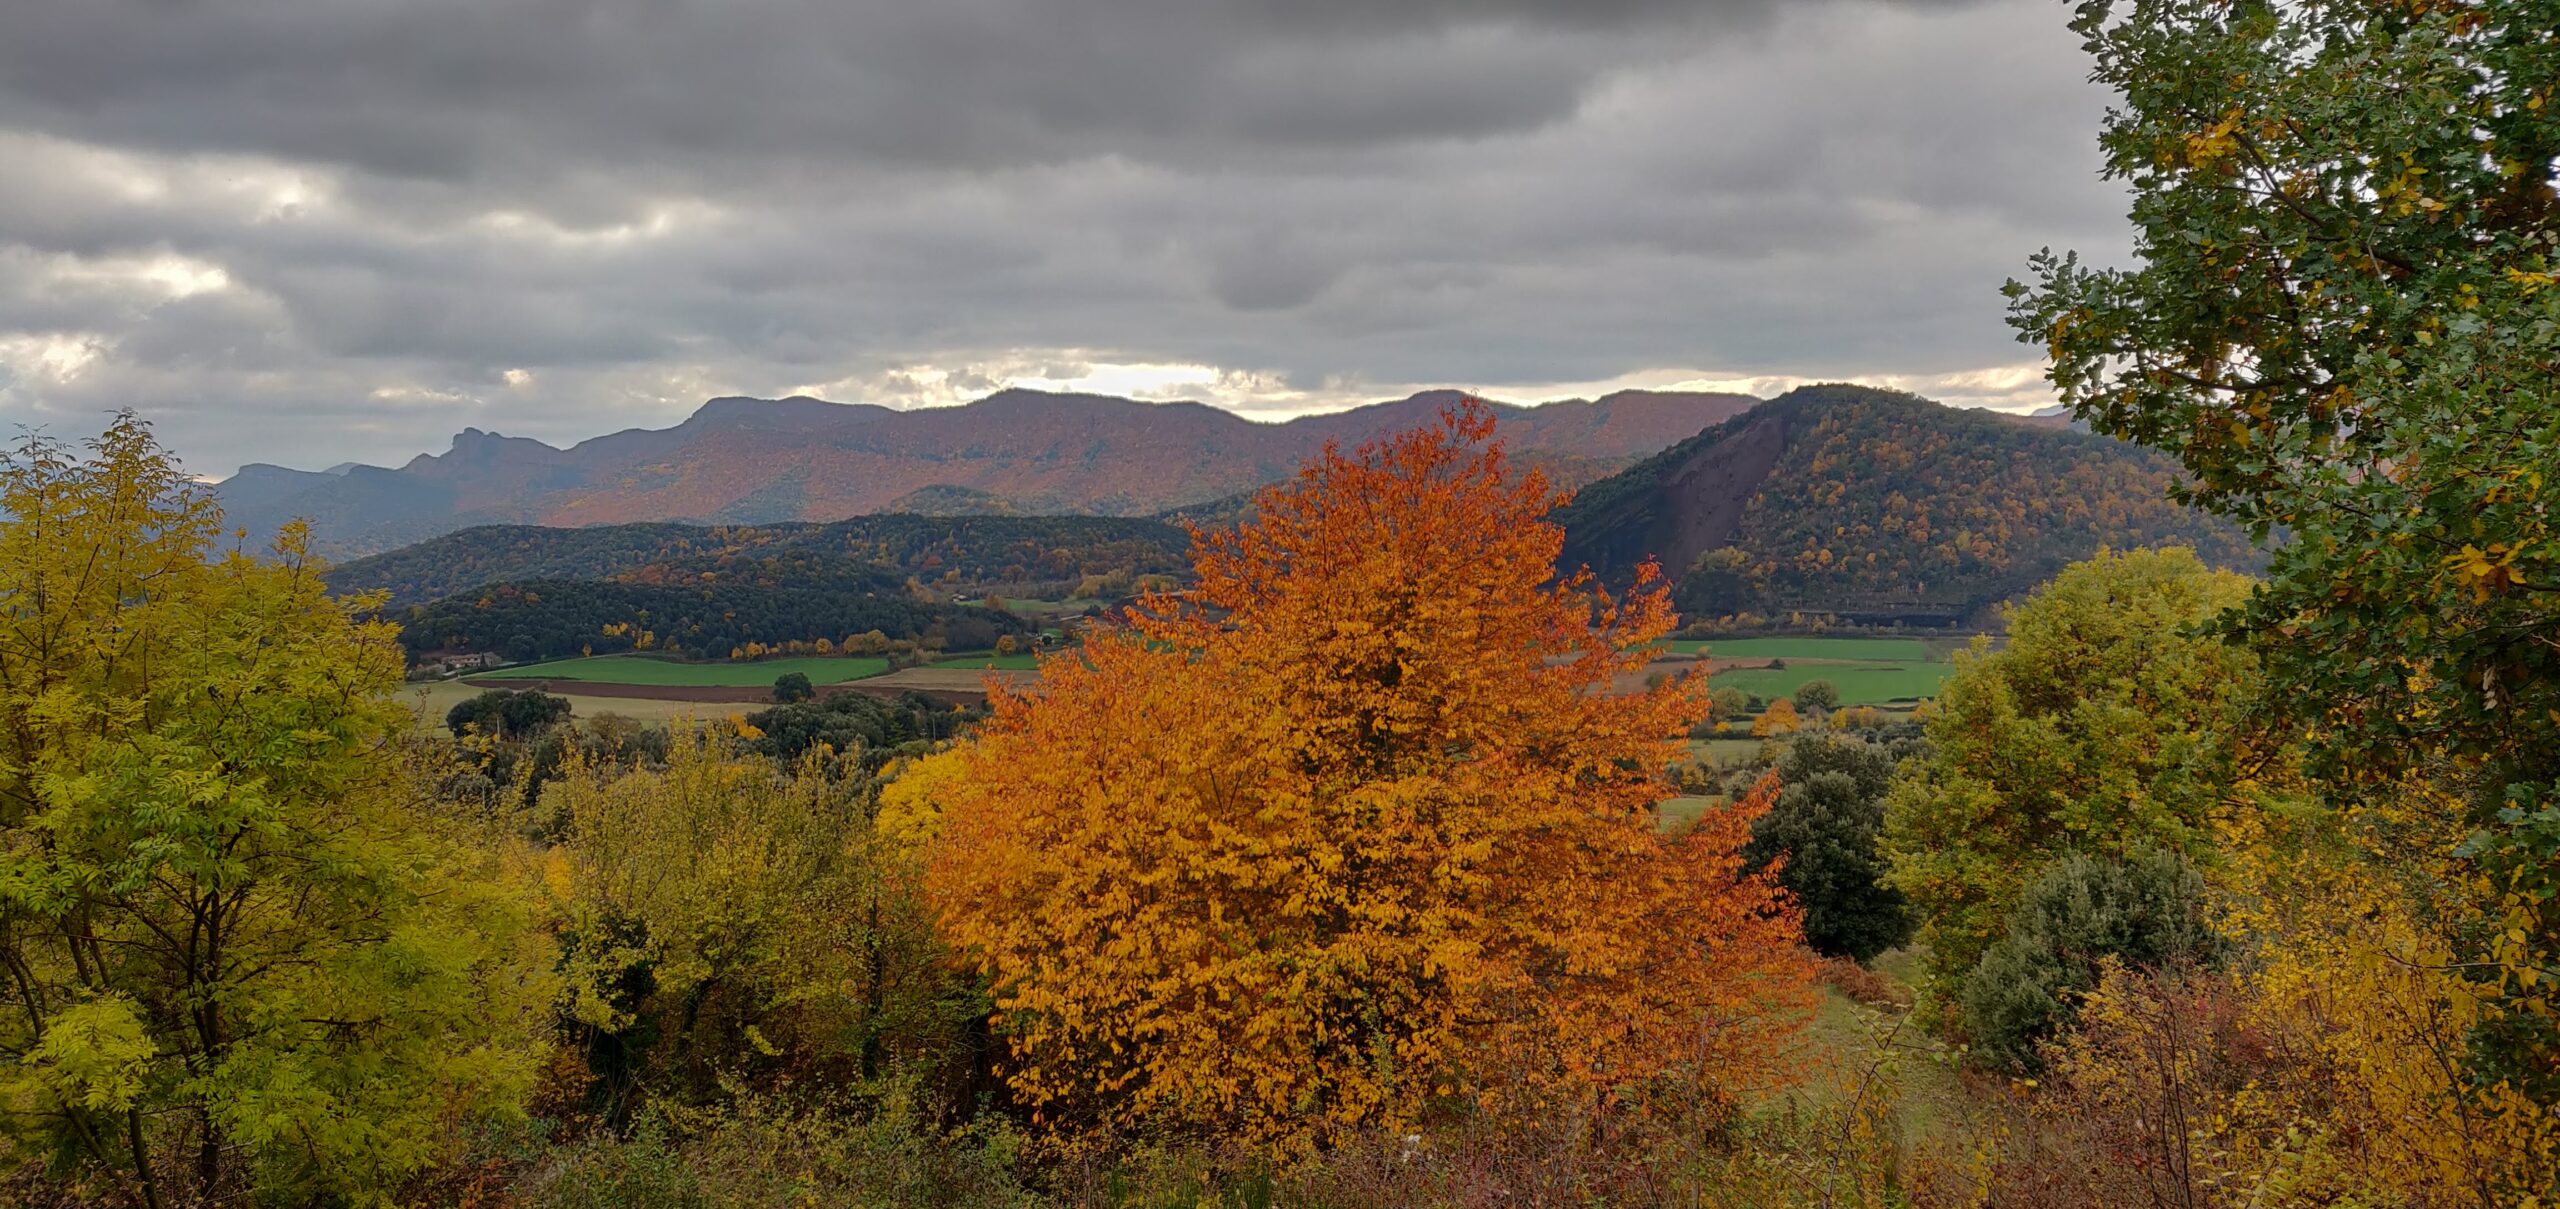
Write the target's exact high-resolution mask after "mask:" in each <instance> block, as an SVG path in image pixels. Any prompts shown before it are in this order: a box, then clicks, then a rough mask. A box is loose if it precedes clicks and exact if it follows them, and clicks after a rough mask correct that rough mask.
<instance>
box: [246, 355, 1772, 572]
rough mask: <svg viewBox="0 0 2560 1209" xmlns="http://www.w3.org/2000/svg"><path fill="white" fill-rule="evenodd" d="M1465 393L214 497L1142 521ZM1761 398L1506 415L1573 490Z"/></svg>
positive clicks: (769, 424) (779, 409) (713, 447)
mask: <svg viewBox="0 0 2560 1209" xmlns="http://www.w3.org/2000/svg"><path fill="white" fill-rule="evenodd" d="M1456 397H1457V396H1456V394H1455V393H1454V392H1447V391H1432V392H1426V393H1424V394H1419V395H1415V396H1413V397H1412V398H1409V399H1402V400H1398V401H1395V402H1392V403H1380V404H1376V405H1373V406H1369V407H1362V408H1355V409H1353V410H1350V411H1345V412H1335V413H1331V414H1327V415H1318V416H1305V417H1301V418H1298V419H1295V420H1290V421H1288V422H1286V423H1278V424H1265V423H1257V422H1255V421H1251V420H1247V419H1244V418H1242V417H1240V416H1237V415H1235V414H1233V413H1231V412H1226V411H1220V410H1218V409H1216V408H1212V407H1208V406H1204V405H1201V404H1197V403H1162V404H1159V403H1140V402H1135V401H1132V400H1128V399H1119V398H1111V397H1106V396H1099V395H1061V394H1046V393H1042V392H1038V391H1027V390H1008V391H1003V392H1000V393H997V394H994V395H990V396H988V397H987V398H984V399H981V400H978V401H977V402H975V403H971V404H968V405H965V406H961V407H941V408H930V409H922V410H916V411H897V410H893V409H890V408H886V407H878V406H871V405H867V404H839V403H829V402H824V401H821V400H817V399H808V398H790V399H781V400H764V399H738V398H728V399H714V400H712V401H710V402H708V403H706V404H704V405H703V406H702V408H701V410H699V411H697V412H695V413H694V414H693V416H692V417H691V418H689V419H687V420H686V421H685V422H684V423H682V424H679V425H676V426H675V427H673V428H666V429H630V430H627V431H624V432H619V433H614V434H611V435H609V436H602V437H597V438H594V439H592V440H588V441H582V442H580V443H578V444H577V445H575V446H572V447H570V448H568V449H556V448H553V447H552V446H549V445H546V444H543V443H542V442H540V441H534V440H529V439H525V438H521V437H507V436H501V435H498V434H496V433H489V432H483V431H481V430H479V429H476V428H473V429H465V430H463V432H462V433H461V434H460V435H458V436H456V437H455V438H454V440H453V446H452V448H451V449H449V450H447V451H446V452H444V453H442V454H422V455H420V456H418V457H416V458H414V459H411V460H410V461H409V463H408V464H407V465H404V466H402V467H400V468H399V469H396V470H392V469H384V468H381V467H374V466H354V467H347V468H344V469H343V470H342V471H335V472H313V471H295V470H286V469H283V468H280V467H273V466H250V467H244V468H243V469H242V472H241V473H240V474H238V475H236V476H234V477H233V478H232V479H231V480H229V481H226V482H224V483H222V484H221V485H220V486H219V487H218V488H217V489H216V490H217V494H218V495H219V496H220V497H221V499H222V502H223V505H224V507H225V509H226V512H227V513H228V517H229V520H230V521H231V523H233V524H235V525H241V526H245V527H247V528H248V529H249V530H250V531H251V532H252V533H253V534H264V533H268V532H272V531H273V530H274V529H275V528H276V527H278V526H280V525H282V524H283V523H285V522H286V521H288V520H291V519H294V518H296V517H300V518H304V519H307V520H309V521H310V522H311V524H312V532H313V536H314V539H315V541H316V544H317V545H318V547H319V548H320V549H321V551H322V552H324V553H327V554H331V555H334V556H339V557H346V556H352V555H361V554H368V553H373V552H377V551H383V550H389V549H392V548H395V547H398V546H401V545H404V544H407V543H410V542H416V541H422V540H425V539H427V538H430V537H434V536H437V535H439V534H443V533H448V532H452V531H453V530H456V529H462V528H467V527H470V526H474V525H488V524H514V525H554V526H584V525H599V524H624V523H631V522H649V521H691V522H696V523H705V524H714V523H733V524H766V523H771V522H777V521H831V520H836V519H839V518H842V517H847V516H858V515H863V514H867V513H876V512H884V511H891V510H900V511H915V512H935V513H949V512H961V511H966V512H972V513H1005V512H1012V513H1051V514H1054V513H1087V514H1102V515H1112V516H1146V515H1152V514H1156V513H1160V512H1163V511H1165V510H1167V509H1172V508H1179V507H1183V506H1185V505H1191V504H1199V503H1204V502H1207V501H1212V500H1219V499H1224V498H1227V497H1231V496H1235V495H1237V494H1239V493H1241V492H1245V491H1248V490H1251V489H1252V488H1254V487H1258V486H1260V485H1262V484H1264V483H1268V482H1272V481H1275V480H1277V479H1280V478H1282V477H1285V476H1287V475H1288V474H1289V473H1291V472H1292V471H1294V470H1295V469H1296V468H1297V466H1298V464H1299V463H1300V462H1301V461H1303V460H1304V459H1305V458H1306V457H1307V456H1309V455H1310V454H1313V453H1314V452H1316V451H1317V450H1318V449H1320V448H1322V447H1323V446H1324V444H1325V443H1326V442H1327V441H1339V442H1341V443H1342V444H1344V445H1354V444H1357V443H1359V442H1360V441H1363V440H1366V439H1368V438H1370V437H1374V436H1379V435H1382V434H1385V433H1389V432H1396V431H1402V430H1405V429H1409V428H1413V427H1415V426H1417V425H1419V424H1421V423H1423V422H1425V421H1427V420H1428V419H1429V418H1430V417H1431V416H1432V415H1433V414H1434V413H1435V412H1437V411H1438V410H1439V409H1440V408H1442V407H1444V406H1446V405H1447V404H1449V403H1450V402H1452V401H1454V400H1455V399H1456ZM1753 402H1755V400H1753V399H1751V398H1749V397H1748V396H1743V395H1723V394H1684V393H1677V392H1659V391H1622V392H1619V393H1617V394H1613V395H1609V396H1606V397H1604V398H1601V399H1598V400H1593V401H1587V402H1586V401H1579V400H1574V401H1566V402H1559V403H1548V404H1544V405H1541V406H1537V407H1512V406H1499V407H1498V410H1499V411H1500V412H1501V413H1502V415H1503V420H1504V426H1505V429H1506V433H1507V435H1508V437H1509V439H1510V441H1511V444H1512V448H1513V449H1514V451H1515V452H1516V453H1518V454H1519V455H1520V457H1521V459H1522V460H1523V461H1524V462H1527V463H1530V464H1535V465H1540V466H1543V467H1545V468H1546V469H1547V470H1548V471H1549V473H1550V474H1552V475H1554V476H1555V477H1556V478H1557V479H1558V480H1559V481H1562V482H1567V483H1580V482H1587V481H1589V480H1591V479H1594V478H1597V477H1599V476H1601V475H1603V474H1607V473H1609V472H1611V471H1614V470H1616V469H1619V468H1621V467H1623V466H1625V465H1627V464H1628V463H1629V462H1631V461H1632V460H1633V459H1635V458H1638V457H1641V456H1643V455H1645V454H1649V453H1652V452H1654V451H1656V450H1659V449H1662V448H1663V447H1665V446H1667V445H1669V444H1671V443H1672V442H1674V441H1677V440H1679V439H1681V438H1682V437H1685V436H1688V435H1689V434H1691V433H1694V432H1696V431H1698V430H1699V429H1700V428H1702V427H1705V426H1706V425H1708V424H1712V423H1715V422H1718V421H1720V420H1724V419H1727V418H1729V417H1731V416H1734V415H1737V414H1740V413H1741V412H1742V410H1743V409H1745V408H1747V407H1749V406H1751V404H1752V403H1753Z"/></svg>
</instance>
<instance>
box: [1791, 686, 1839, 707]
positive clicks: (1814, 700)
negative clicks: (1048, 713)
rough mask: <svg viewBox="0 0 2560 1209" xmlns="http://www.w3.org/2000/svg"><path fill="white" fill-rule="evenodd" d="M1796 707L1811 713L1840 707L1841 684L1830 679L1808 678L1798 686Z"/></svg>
mask: <svg viewBox="0 0 2560 1209" xmlns="http://www.w3.org/2000/svg"><path fill="white" fill-rule="evenodd" d="M1796 708H1797V709H1799V710H1802V711H1804V712H1806V713H1809V714H1810V713H1817V712H1819V713H1829V712H1831V711H1832V710H1835V709H1838V708H1840V686H1838V685H1836V684H1833V683H1831V682H1830V681H1828V680H1807V681H1805V682H1804V683H1802V684H1799V685H1797V686H1796Z"/></svg>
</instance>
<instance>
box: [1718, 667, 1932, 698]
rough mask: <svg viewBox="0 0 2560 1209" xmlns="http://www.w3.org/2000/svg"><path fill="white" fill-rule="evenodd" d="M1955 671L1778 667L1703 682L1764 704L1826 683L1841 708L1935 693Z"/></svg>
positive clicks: (1748, 669) (1729, 673)
mask: <svg viewBox="0 0 2560 1209" xmlns="http://www.w3.org/2000/svg"><path fill="white" fill-rule="evenodd" d="M1955 670H1956V668H1955V665H1954V664H1952V663H1911V664H1891V663H1790V664H1788V665H1787V666H1786V667H1783V668H1763V667H1743V668H1733V669H1731V670H1729V671H1721V672H1717V673H1715V674H1713V675H1711V676H1709V677H1708V678H1707V683H1708V684H1709V685H1712V686H1714V687H1716V688H1738V689H1741V690H1742V691H1743V692H1746V693H1749V694H1751V695H1752V696H1754V697H1758V698H1760V699H1761V700H1764V701H1775V700H1777V699H1778V698H1780V697H1792V696H1794V695H1795V692H1796V689H1797V688H1798V687H1799V686H1801V685H1803V684H1804V682H1805V681H1808V680H1828V681H1830V682H1831V685H1832V687H1833V688H1837V689H1839V690H1840V701H1841V703H1842V704H1844V705H1882V704H1884V703H1886V702H1888V701H1915V700H1918V699H1920V698H1922V697H1934V696H1936V695H1938V685H1939V684H1940V683H1941V682H1943V681H1944V680H1946V678H1947V676H1948V675H1949V674H1950V673H1952V672H1954V671H1955Z"/></svg>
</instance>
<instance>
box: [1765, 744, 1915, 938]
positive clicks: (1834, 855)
mask: <svg viewBox="0 0 2560 1209" xmlns="http://www.w3.org/2000/svg"><path fill="white" fill-rule="evenodd" d="M1894 764H1895V760H1894V757H1893V755H1892V754H1891V753H1889V752H1887V751H1886V750H1885V749H1883V748H1881V747H1877V746H1875V745H1874V744H1871V743H1866V742H1862V741H1860V740H1857V739H1850V738H1842V737H1836V736H1830V735H1811V736H1807V737H1805V738H1802V739H1798V740H1797V741H1796V742H1795V743H1793V744H1791V745H1790V746H1789V747H1788V748H1787V751H1786V754H1785V755H1783V756H1781V757H1780V758H1779V760H1778V766H1777V772H1778V783H1779V784H1780V785H1781V786H1783V788H1782V789H1781V790H1780V791H1779V794H1778V803H1777V805H1776V806H1775V807H1774V808H1772V809H1771V810H1770V811H1769V813H1768V814H1766V815H1763V816H1761V818H1760V820H1759V822H1757V823H1755V824H1753V825H1752V828H1751V846H1750V847H1749V848H1746V849H1744V851H1743V859H1744V860H1745V861H1746V862H1747V863H1748V864H1749V865H1750V867H1753V868H1759V867H1763V866H1766V865H1767V864H1768V863H1769V862H1770V861H1772V860H1774V859H1777V858H1778V857H1779V856H1781V855H1783V856H1785V857H1786V864H1785V865H1784V866H1783V867H1782V868H1781V869H1780V870H1779V871H1778V882H1779V884H1780V885H1783V886H1785V887H1786V888H1787V890H1788V891H1789V892H1790V893H1793V894H1794V895H1795V897H1796V901H1797V903H1799V904H1800V905H1802V906H1803V908H1804V938H1805V943H1806V944H1808V945H1810V946H1812V948H1813V951H1814V952H1816V953H1820V954H1823V955H1824V956H1828V957H1847V958H1850V959H1852V960H1856V961H1866V960H1868V959H1870V958H1872V957H1874V956H1875V955H1876V954H1878V953H1882V952H1884V951H1885V950H1887V949H1890V948H1893V947H1894V946H1896V945H1899V944H1901V943H1902V942H1903V941H1904V940H1906V939H1908V938H1909V937H1910V935H1911V915H1910V905H1909V903H1908V901H1907V900H1905V899H1904V898H1903V895H1902V892H1901V891H1900V890H1896V889H1894V888H1893V887H1891V886H1888V885H1885V884H1883V877H1884V873H1885V864H1884V858H1883V856H1882V855H1880V854H1879V853H1878V851H1877V848H1876V835H1877V832H1878V831H1880V830H1881V829H1882V828H1883V826H1884V794H1885V789H1886V787H1887V786H1888V785H1890V784H1891V783H1892V781H1893V769H1894Z"/></svg>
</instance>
